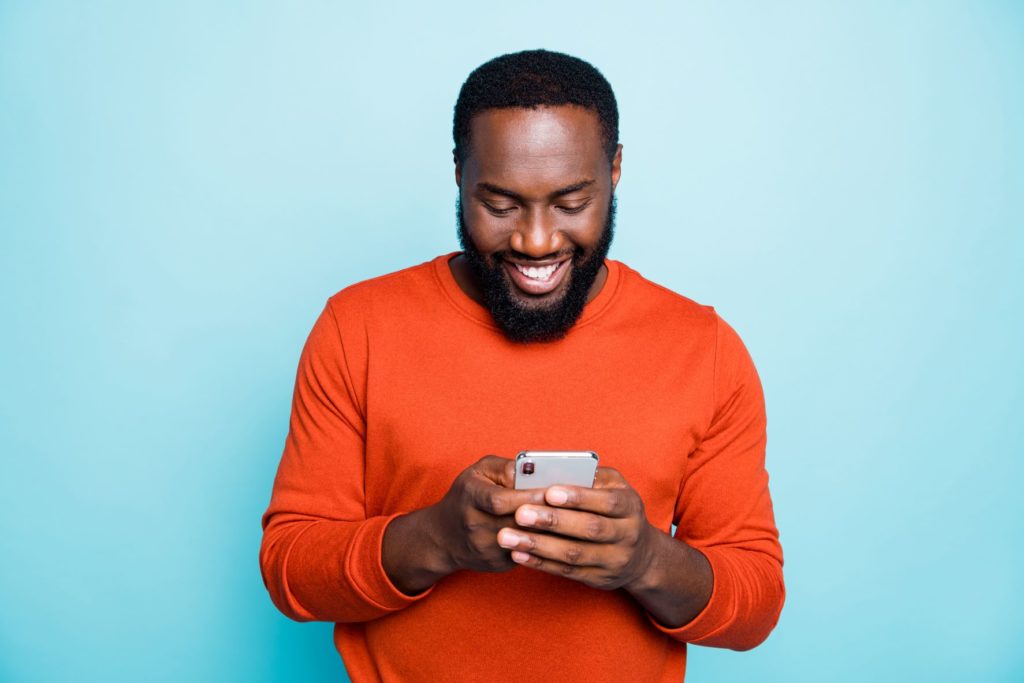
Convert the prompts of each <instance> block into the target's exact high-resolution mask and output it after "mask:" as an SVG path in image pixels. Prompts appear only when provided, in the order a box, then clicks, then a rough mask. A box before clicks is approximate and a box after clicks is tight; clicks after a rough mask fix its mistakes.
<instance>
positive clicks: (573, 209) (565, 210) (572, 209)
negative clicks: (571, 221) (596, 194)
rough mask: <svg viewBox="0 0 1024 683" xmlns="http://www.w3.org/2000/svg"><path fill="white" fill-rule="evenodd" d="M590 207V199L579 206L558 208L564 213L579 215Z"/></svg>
mask: <svg viewBox="0 0 1024 683" xmlns="http://www.w3.org/2000/svg"><path fill="white" fill-rule="evenodd" d="M588 206H590V200H589V199H588V200H587V201H585V202H583V203H582V204H580V205H578V206H559V207H557V208H558V209H559V210H561V211H562V212H563V213H579V212H581V211H583V209H585V208H587V207H588Z"/></svg>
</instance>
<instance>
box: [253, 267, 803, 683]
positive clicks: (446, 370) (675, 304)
mask: <svg viewBox="0 0 1024 683" xmlns="http://www.w3.org/2000/svg"><path fill="white" fill-rule="evenodd" d="M453 255H454V254H448V255H445V256H441V257H438V258H436V259H434V260H433V261H431V262H428V263H424V264H421V265H419V266H416V267H413V268H409V269H407V270H403V271H400V272H397V273H393V274H391V275H386V276H383V277H379V278H376V279H373V280H369V281H366V282H362V283H359V284H356V285H353V286H351V287H349V288H347V289H345V290H343V291H341V292H339V293H338V294H336V295H334V296H333V297H331V298H330V299H329V300H328V303H327V306H326V308H325V309H324V311H323V313H322V314H321V316H320V318H319V319H318V320H317V322H316V324H315V326H314V327H313V330H312V332H311V333H310V335H309V340H308V341H307V343H306V346H305V349H304V351H303V353H302V357H301V360H300V362H299V370H298V376H297V380H296V387H295V398H294V404H293V409H292V417H291V424H290V430H289V433H288V438H287V441H286V444H285V449H284V455H283V456H282V459H281V465H280V469H279V470H278V473H277V479H276V481H275V482H274V490H273V496H272V499H271V503H270V507H269V508H268V510H267V512H266V514H265V515H264V518H263V526H264V536H263V545H262V548H261V552H260V565H261V568H262V571H263V578H264V581H265V583H266V585H267V588H268V590H269V592H270V595H271V598H272V599H273V601H274V604H276V605H277V607H278V608H279V609H280V610H281V611H282V612H284V613H285V614H286V615H288V616H289V617H291V618H293V619H297V620H300V621H303V620H325V621H334V622H337V624H336V626H335V631H334V640H335V645H336V647H337V649H338V651H339V652H340V653H341V655H342V657H343V659H344V662H345V666H346V668H347V669H348V672H349V675H350V676H351V678H352V679H353V680H354V681H378V680H383V681H449V680H467V681H498V680H530V681H544V680H558V681H562V682H564V681H572V680H586V681H680V680H682V677H683V674H684V671H685V666H686V645H685V643H687V642H691V643H699V644H703V645H712V646H718V647H729V648H736V649H746V648H750V647H753V646H755V645H757V644H758V643H760V642H761V641H762V640H763V639H764V638H765V637H766V636H767V635H768V633H769V632H770V631H771V629H772V628H773V627H774V625H775V622H776V620H777V619H778V615H779V611H780V610H781V608H782V602H783V596H784V589H783V582H782V551H781V548H780V546H779V543H778V532H777V530H776V527H775V523H774V518H773V514H772V505H771V499H770V497H769V493H768V474H767V472H766V471H765V469H764V452H765V442H766V436H765V412H764V399H763V396H762V393H761V384H760V382H759V380H758V376H757V373H756V371H755V369H754V365H753V363H752V362H751V360H750V357H749V355H748V354H747V351H746V349H745V348H744V346H743V344H742V342H741V341H740V339H739V337H738V336H737V335H736V333H735V332H734V331H733V330H732V328H730V327H729V326H728V325H727V324H726V323H725V322H723V321H722V319H721V318H719V317H718V315H717V314H716V313H715V311H714V309H713V308H711V307H708V306H701V305H699V304H696V303H694V302H693V301H691V300H689V299H687V298H685V297H682V296H679V295H678V294H675V293H673V292H670V291H668V290H666V289H664V288H662V287H660V286H658V285H655V284H653V283H651V282H649V281H647V280H645V279H644V278H643V277H641V276H640V275H639V274H638V273H636V272H635V271H633V270H631V269H629V268H628V267H626V266H625V265H623V264H621V263H618V262H616V261H611V260H609V261H608V262H607V265H608V270H609V273H608V279H607V282H606V283H605V285H604V287H603V288H602V290H601V292H600V293H599V294H598V296H597V297H595V299H594V300H593V301H591V302H590V303H589V304H587V307H586V309H585V311H584V313H583V316H582V317H581V319H580V320H579V322H578V323H577V324H576V326H575V327H574V328H573V329H572V330H571V331H570V332H569V334H568V336H567V337H566V338H565V339H563V340H561V341H558V342H554V343H550V344H531V345H516V344H513V343H511V342H508V341H507V340H505V338H504V337H503V336H502V335H501V333H500V331H499V330H498V329H497V328H496V327H495V325H494V324H493V322H492V321H491V319H490V316H489V314H488V312H487V311H486V310H485V309H484V308H483V307H481V306H479V305H478V304H476V303H474V302H473V301H472V300H471V299H469V298H468V297H467V296H466V295H465V294H464V293H463V292H462V291H461V290H460V289H459V287H458V285H457V284H456V282H455V280H454V278H453V277H452V275H451V272H450V270H449V268H448V261H449V259H450V258H451V257H452V256H453ZM521 450H592V451H595V452H597V453H598V454H599V455H600V459H601V464H602V465H604V466H609V467H614V468H616V469H618V470H619V471H620V472H621V473H622V474H623V475H624V476H625V478H626V480H627V481H629V482H630V484H631V485H632V486H633V488H635V489H636V490H637V491H638V492H639V494H640V496H641V497H642V498H643V500H644V503H645V506H646V512H647V516H648V519H649V520H650V522H651V523H652V524H653V525H654V526H656V527H657V528H659V529H662V530H664V531H666V532H668V531H669V530H670V528H671V525H672V524H676V525H678V529H677V531H676V536H677V538H679V539H681V540H683V541H685V542H686V543H688V544H690V545H692V546H694V547H696V548H698V549H699V550H700V551H701V552H703V553H704V554H705V555H706V556H707V558H708V560H709V561H710V563H711V567H712V570H713V572H714V590H713V593H712V596H711V600H710V602H709V603H708V605H707V607H705V608H704V610H703V611H702V612H701V613H700V614H699V615H698V616H697V617H696V618H695V619H694V620H693V621H691V622H690V623H689V624H686V625H684V626H683V627H681V628H677V629H669V628H665V627H663V626H661V625H660V624H658V623H656V622H655V621H654V620H653V618H651V617H650V616H649V615H648V614H647V613H646V612H645V611H644V610H643V609H642V608H641V607H640V606H639V605H638V604H637V603H636V602H635V601H634V600H633V599H632V598H630V597H629V595H627V594H626V593H625V592H623V591H612V592H607V591H600V590H596V589H592V588H589V587H586V586H584V585H582V584H580V583H577V582H574V581H571V580H569V579H565V578H562V577H555V576H550V575H547V574H543V573H540V572H537V571H534V570H529V569H526V568H522V567H517V568H515V569H513V570H511V571H509V572H505V573H498V574H484V573H477V572H469V571H462V572H457V573H455V574H452V575H450V576H448V577H446V578H444V579H442V580H441V581H440V582H439V583H438V584H437V585H435V586H434V587H433V588H431V589H430V590H428V591H426V592H425V593H423V594H421V595H418V596H416V597H409V596H407V595H404V594H402V593H401V592H400V591H398V590H397V589H396V588H395V587H394V586H393V585H392V584H391V582H390V581H389V580H388V578H387V575H386V574H385V572H384V570H383V567H382V565H381V543H382V539H383V535H384V529H385V527H386V526H387V524H388V522H389V521H390V520H391V519H393V518H394V517H395V516H397V515H399V514H402V513H404V512H408V511H411V510H415V509H418V508H422V507H425V506H428V505H431V504H433V503H436V502H437V501H438V500H440V498H441V497H442V496H443V495H444V493H445V492H446V491H447V490H448V487H449V486H450V484H451V483H452V481H453V480H454V479H455V477H456V475H457V474H458V473H459V472H461V471H462V470H463V469H464V468H465V467H467V466H468V465H469V464H471V463H473V462H475V461H476V460H478V459H479V458H480V457H481V456H483V455H485V454H489V453H493V454H496V455H501V456H503V457H513V456H515V454H516V453H517V452H519V451H521Z"/></svg>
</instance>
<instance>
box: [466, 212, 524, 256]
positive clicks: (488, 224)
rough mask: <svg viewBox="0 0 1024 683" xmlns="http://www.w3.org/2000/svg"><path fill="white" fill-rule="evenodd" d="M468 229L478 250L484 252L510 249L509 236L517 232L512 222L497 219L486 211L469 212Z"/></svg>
mask: <svg viewBox="0 0 1024 683" xmlns="http://www.w3.org/2000/svg"><path fill="white" fill-rule="evenodd" d="M465 220H466V229H467V230H468V231H469V234H470V236H471V237H472V238H473V243H474V244H475V245H476V248H477V249H479V250H480V251H482V252H489V251H499V250H502V249H506V248H508V240H509V236H510V235H511V234H512V232H513V231H514V230H515V223H514V222H513V221H511V220H507V219H500V218H495V217H494V216H492V215H491V214H489V213H488V212H487V211H486V210H477V211H467V212H466V214H465Z"/></svg>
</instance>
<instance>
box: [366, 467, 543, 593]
mask: <svg viewBox="0 0 1024 683" xmlns="http://www.w3.org/2000/svg"><path fill="white" fill-rule="evenodd" d="M514 478H515V463H514V462H513V461H512V460H509V459H508V458H499V457H498V456H496V455H488V456H484V457H483V458H481V459H480V460H478V461H477V462H475V463H474V464H472V465H470V466H469V467H467V468H466V469H465V470H463V471H462V472H461V473H460V474H459V476H457V477H456V478H455V481H454V482H452V485H451V488H449V489H448V492H447V493H446V494H445V496H444V498H442V499H441V500H440V502H438V503H436V504H435V505H432V506H430V507H427V508H423V509H422V510H416V511H415V512H411V513H409V514H407V515H402V516H401V517H397V518H395V519H394V520H393V521H392V522H391V523H390V524H389V525H388V528H387V530H386V531H385V532H384V547H383V552H382V558H381V560H382V562H383V564H384V570H385V572H387V575H388V577H389V578H390V579H391V581H392V583H394V584H395V586H396V587H397V588H398V589H399V590H401V591H402V592H403V593H405V594H407V595H415V594H416V593H421V592H423V591H424V590H426V589H427V588H429V587H430V586H432V585H433V584H434V583H436V582H437V581H438V580H440V579H441V578H442V577H444V576H447V575H448V574H451V573H452V572H455V571H458V570H460V569H471V570H473V571H479V572H502V571H507V570H509V569H511V568H512V567H515V566H516V564H515V562H513V561H512V559H511V557H510V552H509V551H508V550H506V549H504V548H502V547H501V546H499V545H498V539H497V537H498V531H499V530H500V529H502V528H504V527H509V526H515V517H514V515H515V511H516V509H517V508H518V507H519V506H520V505H524V504H526V503H533V504H543V503H544V490H543V489H532V490H524V491H516V490H515V489H514V488H513V485H514Z"/></svg>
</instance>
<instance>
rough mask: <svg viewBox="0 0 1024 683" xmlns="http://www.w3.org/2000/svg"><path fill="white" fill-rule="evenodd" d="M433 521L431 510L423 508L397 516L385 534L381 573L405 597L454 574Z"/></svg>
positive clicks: (433, 515)
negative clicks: (386, 576)
mask: <svg viewBox="0 0 1024 683" xmlns="http://www.w3.org/2000/svg"><path fill="white" fill-rule="evenodd" d="M435 518H436V517H435V514H434V510H433V509H432V508H423V509H421V510H416V511H414V512H410V513H408V514H404V515H401V516H399V517H396V518H395V519H393V520H392V521H391V523H390V524H389V525H388V528H387V529H386V530H385V532H384V547H383V549H382V550H383V552H382V558H381V560H382V563H383V565H384V571H385V573H386V574H387V575H388V578H389V579H391V582H392V583H393V584H394V585H395V587H396V588H398V589H399V590H400V591H401V592H403V593H405V594H406V595H416V594H418V593H422V592H423V591H425V590H426V589H427V588H429V587H430V586H432V585H434V584H435V583H437V582H438V581H439V580H440V579H441V578H443V577H444V576H447V575H448V574H450V573H452V572H453V571H454V568H453V566H452V563H451V559H450V556H449V553H448V552H447V550H446V549H445V548H444V547H443V545H442V544H440V543H439V540H440V538H439V534H438V533H437V530H438V528H439V527H438V526H437V525H436V522H435Z"/></svg>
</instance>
